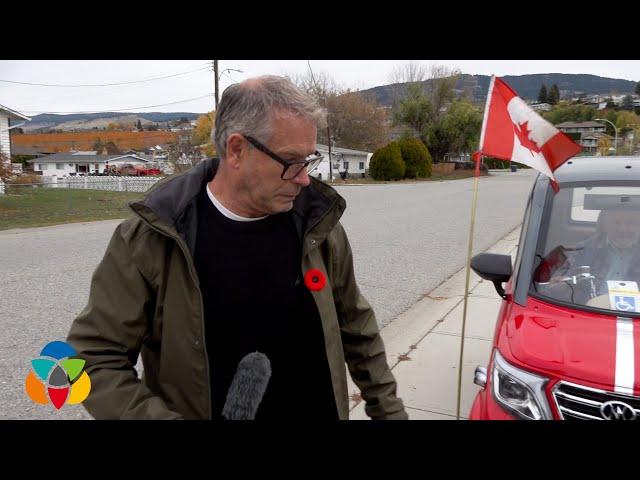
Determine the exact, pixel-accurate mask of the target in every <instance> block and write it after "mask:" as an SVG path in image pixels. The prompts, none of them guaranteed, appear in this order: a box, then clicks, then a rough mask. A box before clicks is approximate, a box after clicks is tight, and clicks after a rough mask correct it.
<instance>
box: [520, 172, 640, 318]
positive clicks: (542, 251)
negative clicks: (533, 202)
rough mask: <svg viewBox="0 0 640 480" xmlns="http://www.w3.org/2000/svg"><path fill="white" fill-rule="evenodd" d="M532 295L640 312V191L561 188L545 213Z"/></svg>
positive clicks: (619, 187)
mask: <svg viewBox="0 0 640 480" xmlns="http://www.w3.org/2000/svg"><path fill="white" fill-rule="evenodd" d="M535 266H536V268H535V270H534V275H533V279H532V282H531V292H532V293H535V294H537V295H538V296H541V297H547V298H549V299H552V300H559V301H562V302H567V303H571V304H574V305H576V306H578V307H580V306H587V307H595V308H601V309H605V310H611V311H616V312H620V311H625V312H640V290H639V288H640V187H637V186H628V185H602V184H598V185H597V186H590V185H588V184H581V185H580V186H575V187H573V188H565V187H563V188H561V189H560V191H559V192H558V193H557V194H555V195H552V196H551V200H550V201H548V202H547V205H546V206H545V211H544V213H543V221H542V227H541V230H540V237H539V239H538V246H537V249H536V263H535Z"/></svg>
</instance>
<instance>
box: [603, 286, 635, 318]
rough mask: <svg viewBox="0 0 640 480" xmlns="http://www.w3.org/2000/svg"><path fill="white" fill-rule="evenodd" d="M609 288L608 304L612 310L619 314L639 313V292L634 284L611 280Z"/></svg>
mask: <svg viewBox="0 0 640 480" xmlns="http://www.w3.org/2000/svg"><path fill="white" fill-rule="evenodd" d="M607 286H608V287H609V302H610V303H611V308H612V309H613V310H619V311H621V312H640V292H638V285H637V283H636V282H625V281H618V280H611V281H608V282H607Z"/></svg>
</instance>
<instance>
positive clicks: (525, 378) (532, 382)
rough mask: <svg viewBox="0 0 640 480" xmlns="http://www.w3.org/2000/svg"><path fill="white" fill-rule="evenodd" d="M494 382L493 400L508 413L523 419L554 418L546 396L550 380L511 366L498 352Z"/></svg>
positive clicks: (494, 367) (496, 352)
mask: <svg viewBox="0 0 640 480" xmlns="http://www.w3.org/2000/svg"><path fill="white" fill-rule="evenodd" d="M491 380H492V382H491V391H492V392H493V398H494V399H495V400H496V402H498V403H499V404H500V405H501V406H503V407H504V408H506V409H507V410H508V411H509V412H511V413H513V414H515V415H516V416H518V417H519V418H522V419H524V420H550V419H552V418H553V416H552V415H551V409H550V407H549V403H548V402H547V400H546V397H545V394H544V386H545V385H546V383H547V381H548V379H547V378H545V377H541V376H539V375H534V374H533V373H530V372H527V371H525V370H521V369H520V368H517V367H515V366H513V365H511V364H510V363H508V362H507V361H506V360H505V359H504V357H503V356H502V355H501V354H500V352H499V351H498V350H496V351H495V355H494V358H493V372H492V376H491Z"/></svg>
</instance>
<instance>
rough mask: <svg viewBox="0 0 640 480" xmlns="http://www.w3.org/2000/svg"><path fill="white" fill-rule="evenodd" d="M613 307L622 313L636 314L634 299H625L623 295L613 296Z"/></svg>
mask: <svg viewBox="0 0 640 480" xmlns="http://www.w3.org/2000/svg"><path fill="white" fill-rule="evenodd" d="M613 299H614V307H615V309H616V310H622V311H623V312H636V311H637V307H636V298H635V297H625V296H624V295H614V296H613Z"/></svg>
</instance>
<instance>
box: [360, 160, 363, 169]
mask: <svg viewBox="0 0 640 480" xmlns="http://www.w3.org/2000/svg"><path fill="white" fill-rule="evenodd" d="M360 170H364V162H360Z"/></svg>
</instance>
